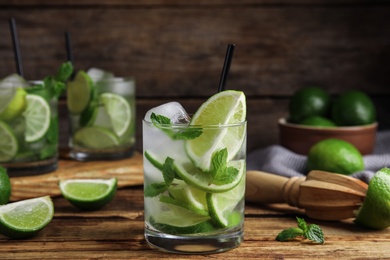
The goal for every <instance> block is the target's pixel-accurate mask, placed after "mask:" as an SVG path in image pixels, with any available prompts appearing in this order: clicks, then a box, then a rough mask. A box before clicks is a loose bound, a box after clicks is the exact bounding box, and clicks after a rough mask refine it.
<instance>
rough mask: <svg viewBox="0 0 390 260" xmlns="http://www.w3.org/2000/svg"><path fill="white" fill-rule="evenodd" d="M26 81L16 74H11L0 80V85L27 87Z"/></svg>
mask: <svg viewBox="0 0 390 260" xmlns="http://www.w3.org/2000/svg"><path fill="white" fill-rule="evenodd" d="M28 85H29V84H28V82H27V81H26V80H25V79H24V78H23V77H21V76H19V75H18V74H11V75H9V76H7V77H5V78H4V79H2V80H1V81H0V87H4V88H5V87H27V86H28Z"/></svg>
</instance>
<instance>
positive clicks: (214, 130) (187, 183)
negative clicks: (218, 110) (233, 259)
mask: <svg viewBox="0 0 390 260" xmlns="http://www.w3.org/2000/svg"><path fill="white" fill-rule="evenodd" d="M226 132H230V135H231V136H232V138H235V135H237V137H238V136H240V137H238V138H242V137H243V139H242V142H241V146H240V147H236V148H235V149H236V153H235V155H234V156H233V157H232V158H228V159H227V165H226V167H225V168H224V170H229V171H233V172H234V173H232V174H233V175H234V174H236V175H237V174H238V175H241V177H240V178H236V179H234V180H233V179H232V180H231V181H229V180H226V181H222V182H223V183H218V182H214V181H213V180H212V179H211V177H210V173H209V172H207V171H204V170H201V169H200V168H198V166H195V165H199V164H202V163H200V162H199V161H198V162H197V161H196V159H194V158H196V155H194V153H197V147H199V149H202V147H201V146H202V144H204V143H205V142H210V143H213V145H215V147H218V149H217V151H218V154H219V155H223V152H224V150H226V149H225V148H226V147H225V144H223V143H221V140H220V139H218V136H221V135H220V134H221V133H226ZM183 133H184V135H185V136H186V135H187V133H197V134H195V136H198V137H191V138H190V139H187V138H181V137H180V136H183ZM239 133H240V134H239ZM243 133H244V134H243ZM206 136H207V138H209V137H211V139H210V140H207V138H206ZM205 138H206V139H205ZM225 140H226V139H225ZM143 152H144V157H143V163H144V204H145V238H146V240H147V242H148V243H149V245H150V246H151V247H153V248H157V249H160V250H163V251H167V252H174V253H184V254H210V253H217V252H222V251H226V250H229V249H232V248H234V247H237V246H238V245H239V244H240V243H241V242H242V240H243V234H244V197H245V196H244V195H245V163H246V121H245V122H241V123H239V124H231V125H199V126H193V125H188V124H180V123H177V124H166V125H161V124H159V125H156V124H154V123H152V122H149V121H146V120H143ZM216 153H217V152H216ZM189 154H192V155H191V156H189ZM213 155H214V154H213ZM213 155H210V157H211V156H213ZM222 157H223V156H222ZM190 158H191V159H190ZM213 158H214V157H213ZM215 158H217V159H215ZM215 158H214V159H211V158H210V161H211V164H214V166H215V167H217V166H216V164H215V163H216V161H218V156H215ZM206 161H207V160H206ZM211 167H213V166H211ZM228 168H229V169H228Z"/></svg>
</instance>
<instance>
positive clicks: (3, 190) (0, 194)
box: [0, 166, 11, 205]
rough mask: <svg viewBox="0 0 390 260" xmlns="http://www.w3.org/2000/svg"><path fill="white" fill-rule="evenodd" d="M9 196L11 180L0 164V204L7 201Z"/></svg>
mask: <svg viewBox="0 0 390 260" xmlns="http://www.w3.org/2000/svg"><path fill="white" fill-rule="evenodd" d="M10 196H11V181H10V179H9V177H8V174H7V170H6V169H5V168H4V167H1V166H0V205H4V204H6V203H8V201H9V198H10Z"/></svg>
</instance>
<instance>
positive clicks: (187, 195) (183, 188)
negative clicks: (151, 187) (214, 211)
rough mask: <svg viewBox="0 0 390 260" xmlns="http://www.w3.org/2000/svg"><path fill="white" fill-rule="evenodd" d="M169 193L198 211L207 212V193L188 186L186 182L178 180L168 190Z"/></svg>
mask: <svg viewBox="0 0 390 260" xmlns="http://www.w3.org/2000/svg"><path fill="white" fill-rule="evenodd" d="M168 193H169V195H170V196H171V197H172V198H174V199H175V200H178V201H181V202H183V203H186V204H188V205H192V207H193V208H195V209H196V210H198V211H207V202H206V192H204V191H202V190H198V189H195V188H193V187H191V186H188V185H187V184H186V183H185V182H184V181H181V180H176V181H175V183H174V184H173V185H171V186H170V187H169V188H168Z"/></svg>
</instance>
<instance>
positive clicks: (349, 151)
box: [307, 138, 364, 175]
mask: <svg viewBox="0 0 390 260" xmlns="http://www.w3.org/2000/svg"><path fill="white" fill-rule="evenodd" d="M363 169H364V161H363V156H362V154H361V153H360V152H359V150H358V149H357V148H356V147H355V146H354V145H352V144H351V143H349V142H346V141H344V140H340V139H336V138H329V139H324V140H322V141H319V142H317V143H316V144H314V145H313V146H312V147H311V148H310V150H309V153H308V156H307V170H308V171H311V170H321V171H328V172H334V173H340V174H346V175H349V174H352V173H354V172H357V171H361V170H363Z"/></svg>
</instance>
